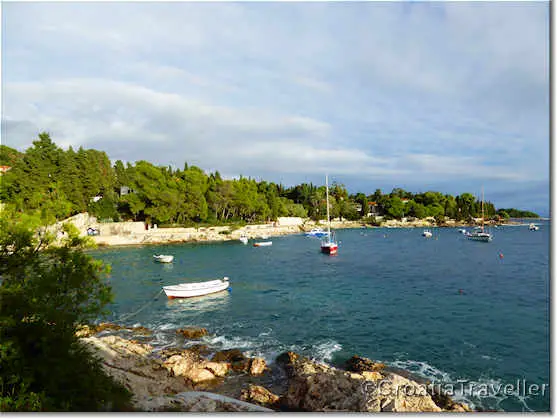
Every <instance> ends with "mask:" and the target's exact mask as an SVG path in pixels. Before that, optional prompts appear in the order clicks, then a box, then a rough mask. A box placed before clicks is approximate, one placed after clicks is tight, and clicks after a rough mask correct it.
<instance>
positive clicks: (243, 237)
mask: <svg viewBox="0 0 557 419" xmlns="http://www.w3.org/2000/svg"><path fill="white" fill-rule="evenodd" d="M248 240H249V239H248V236H246V234H244V233H242V235H240V241H241V242H242V243H244V244H248Z"/></svg>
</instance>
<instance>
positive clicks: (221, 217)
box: [0, 133, 535, 225]
mask: <svg viewBox="0 0 557 419" xmlns="http://www.w3.org/2000/svg"><path fill="white" fill-rule="evenodd" d="M0 162H4V163H9V164H10V165H11V166H12V170H10V171H8V172H7V173H6V174H4V176H3V177H2V182H0V199H1V200H2V201H3V202H7V203H10V204H11V205H13V206H14V207H15V208H16V209H17V210H19V211H24V212H28V211H35V210H40V211H42V212H43V214H44V215H45V216H49V217H50V218H51V219H62V218H66V217H68V216H71V215H74V214H77V213H80V212H84V211H89V212H91V213H92V214H94V215H96V216H97V217H98V218H99V219H104V220H106V219H112V220H130V219H131V220H135V221H146V222H152V223H157V224H159V225H192V224H196V223H238V222H242V223H251V222H266V221H272V220H276V219H277V218H278V217H284V216H298V217H309V218H311V219H313V220H323V219H325V217H326V213H327V207H326V200H325V186H322V185H321V186H320V185H314V184H312V183H302V184H300V185H295V186H292V187H288V188H287V187H284V186H283V185H280V184H276V183H273V182H266V181H259V182H258V181H256V180H254V179H251V178H246V177H243V176H241V177H240V178H239V179H223V178H222V177H221V175H220V173H219V172H218V171H216V172H214V173H209V174H207V173H205V172H203V170H201V169H200V168H199V167H196V166H194V165H188V164H187V162H186V163H184V168H183V170H180V169H173V168H171V167H165V166H160V167H159V166H155V165H153V164H152V163H150V162H148V161H145V160H142V161H138V162H136V163H135V164H131V163H127V164H126V165H124V163H123V162H122V161H120V160H118V161H116V162H115V163H114V166H111V163H110V160H109V159H108V156H107V155H106V153H104V152H101V151H97V150H86V149H83V148H79V149H78V150H77V151H74V150H73V149H72V148H71V147H70V148H69V149H68V150H66V151H64V150H62V149H61V148H59V147H58V146H56V144H54V142H53V141H52V139H51V138H50V135H49V134H48V133H41V134H39V138H38V139H37V140H36V141H34V142H33V145H32V146H31V147H30V148H29V149H27V150H26V151H25V152H24V153H20V152H18V151H16V150H14V149H11V148H9V147H6V146H2V147H0ZM124 190H126V191H128V192H129V193H121V192H122V191H124ZM370 202H374V203H375V204H374V210H376V211H377V210H378V211H379V214H375V215H384V216H386V217H387V218H395V219H400V218H402V217H408V216H410V217H416V218H425V217H435V218H436V219H439V220H443V219H444V218H445V217H449V218H452V219H457V220H464V221H470V220H472V218H476V217H479V216H480V215H481V201H479V200H478V199H476V198H475V197H474V195H472V194H471V193H468V192H466V193H462V194H460V195H457V196H456V197H453V196H452V195H443V194H442V193H440V192H435V191H426V192H420V193H416V194H414V193H412V192H409V191H406V190H404V189H402V188H400V187H395V188H393V190H392V191H391V193H389V194H384V193H383V192H382V191H381V190H380V189H376V190H375V192H374V193H373V194H371V195H366V194H364V193H361V192H358V193H356V194H352V195H350V194H349V193H348V191H347V189H346V188H345V186H344V185H342V184H340V183H335V182H333V184H332V185H331V187H330V205H329V210H330V215H331V217H332V218H337V217H340V218H342V219H348V220H357V219H365V218H366V217H367V216H368V214H369V213H370V211H369V208H370V207H369V205H370ZM483 207H484V215H485V217H486V218H492V217H495V216H496V213H497V210H496V208H495V206H494V205H493V204H492V203H490V202H484V204H483ZM512 211H515V212H513V214H515V215H516V216H520V215H518V214H520V213H519V212H516V211H517V210H512V209H511V212H512ZM523 214H528V213H523ZM529 214H530V215H532V214H533V213H529ZM533 215H535V214H533ZM511 216H512V215H511ZM522 216H525V215H522Z"/></svg>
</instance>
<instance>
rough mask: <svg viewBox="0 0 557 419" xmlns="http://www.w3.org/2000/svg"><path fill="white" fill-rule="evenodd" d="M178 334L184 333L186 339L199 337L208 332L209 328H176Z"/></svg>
mask: <svg viewBox="0 0 557 419" xmlns="http://www.w3.org/2000/svg"><path fill="white" fill-rule="evenodd" d="M176 334H177V335H182V336H184V337H185V338H186V339H199V338H200V337H203V336H205V335H207V334H208V332H207V329H205V328H204V327H185V328H183V329H178V330H176Z"/></svg>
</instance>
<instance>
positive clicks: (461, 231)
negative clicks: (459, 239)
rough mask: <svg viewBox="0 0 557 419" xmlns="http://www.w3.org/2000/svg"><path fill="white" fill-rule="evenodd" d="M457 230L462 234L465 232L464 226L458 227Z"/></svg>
mask: <svg viewBox="0 0 557 419" xmlns="http://www.w3.org/2000/svg"><path fill="white" fill-rule="evenodd" d="M458 232H459V233H462V234H466V229H465V228H459V229H458Z"/></svg>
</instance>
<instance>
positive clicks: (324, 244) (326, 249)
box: [321, 176, 338, 255]
mask: <svg viewBox="0 0 557 419" xmlns="http://www.w3.org/2000/svg"><path fill="white" fill-rule="evenodd" d="M325 187H326V191H327V234H326V236H325V237H324V238H323V240H321V252H322V253H325V254H327V255H336V254H337V251H338V243H337V242H336V241H335V236H334V233H333V234H331V217H330V215H329V177H328V176H325Z"/></svg>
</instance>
